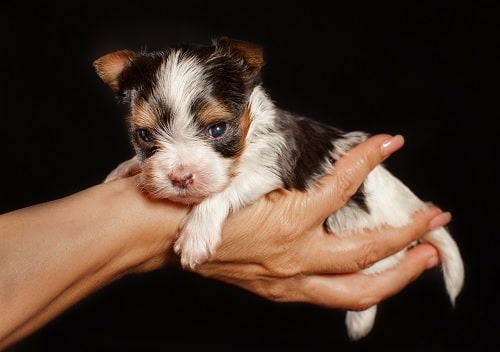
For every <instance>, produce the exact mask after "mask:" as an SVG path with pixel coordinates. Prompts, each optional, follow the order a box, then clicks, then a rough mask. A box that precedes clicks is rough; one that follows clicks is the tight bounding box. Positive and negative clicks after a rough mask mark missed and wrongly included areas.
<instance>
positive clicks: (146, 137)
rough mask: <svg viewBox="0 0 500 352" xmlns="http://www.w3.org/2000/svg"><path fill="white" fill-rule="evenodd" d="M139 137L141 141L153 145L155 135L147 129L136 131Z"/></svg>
mask: <svg viewBox="0 0 500 352" xmlns="http://www.w3.org/2000/svg"><path fill="white" fill-rule="evenodd" d="M136 133H137V137H139V139H141V140H142V141H143V142H144V143H151V142H152V141H153V134H152V133H151V131H150V130H148V129H145V128H140V129H138V130H137V131H136Z"/></svg>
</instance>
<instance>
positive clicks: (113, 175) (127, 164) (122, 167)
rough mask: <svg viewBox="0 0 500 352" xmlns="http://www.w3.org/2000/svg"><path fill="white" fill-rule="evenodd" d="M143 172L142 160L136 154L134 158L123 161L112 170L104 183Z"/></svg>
mask: <svg viewBox="0 0 500 352" xmlns="http://www.w3.org/2000/svg"><path fill="white" fill-rule="evenodd" d="M139 172H141V162H140V161H139V159H138V158H137V156H134V157H133V158H131V159H129V160H127V161H124V162H122V163H121V164H119V165H118V166H117V167H116V168H115V169H114V170H113V171H111V172H110V173H109V174H108V176H106V179H105V180H104V182H103V183H108V182H111V181H113V180H117V179H120V178H124V177H127V176H133V175H136V174H138V173H139Z"/></svg>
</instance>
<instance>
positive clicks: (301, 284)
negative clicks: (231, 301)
mask: <svg viewBox="0 0 500 352" xmlns="http://www.w3.org/2000/svg"><path fill="white" fill-rule="evenodd" d="M403 144H404V140H403V138H402V137H401V136H396V137H394V138H391V136H389V135H376V136H373V137H371V138H369V139H368V140H367V141H365V142H364V143H362V144H360V145H359V146H357V147H355V148H353V149H352V150H351V151H350V152H349V153H348V155H346V156H345V157H343V158H341V159H340V160H338V161H337V162H336V163H335V172H334V173H332V174H330V175H327V176H326V177H324V178H323V179H321V181H320V185H319V187H317V188H315V189H313V190H311V191H309V192H307V193H305V192H300V191H296V190H292V191H286V190H282V189H281V190H278V191H275V192H272V193H270V194H269V195H267V196H266V197H264V198H262V199H261V200H260V201H258V202H257V203H255V204H254V205H252V206H249V207H247V208H245V209H242V210H240V211H239V212H238V213H236V214H233V215H231V216H230V217H229V219H228V220H227V222H226V225H225V227H224V232H223V238H222V245H221V246H220V247H219V249H218V250H217V252H216V255H215V257H214V258H213V260H211V261H210V262H208V263H204V264H202V265H200V266H199V267H198V268H197V269H196V270H195V271H196V272H197V273H199V274H200V275H202V276H205V277H209V278H214V279H218V280H221V281H224V282H227V283H230V284H234V285H236V286H239V287H242V288H244V289H246V290H249V291H251V292H253V293H256V294H258V295H260V296H262V297H264V298H267V299H270V300H273V301H286V302H308V303H313V304H317V305H321V306H325V307H329V308H341V309H349V310H363V309H366V308H368V307H370V306H372V305H375V304H378V303H379V302H381V301H382V300H384V299H386V298H388V297H390V296H393V295H395V294H396V293H398V292H399V291H400V290H402V289H403V288H404V287H406V286H407V285H408V284H409V283H410V282H412V281H413V280H415V279H416V278H417V277H418V276H419V275H421V274H422V273H423V272H424V271H425V270H426V269H428V268H431V267H434V266H435V265H437V264H438V263H439V259H438V254H437V250H436V249H435V248H434V247H432V246H431V245H429V244H419V245H417V246H416V247H414V248H412V249H411V250H409V251H408V253H407V255H406V256H405V258H404V259H403V261H402V262H400V263H399V264H398V265H397V266H396V267H394V268H392V269H389V270H387V271H386V272H384V273H382V274H379V275H376V276H368V275H365V274H362V273H360V272H359V271H360V270H362V269H364V268H367V267H368V266H370V265H371V264H373V263H375V262H376V261H378V260H380V259H382V258H384V257H386V256H389V255H392V254H394V253H396V252H398V251H399V250H401V249H403V248H405V247H407V246H408V245H409V244H411V243H412V242H413V241H415V240H417V239H418V238H419V237H421V236H422V235H423V234H424V233H425V232H426V231H428V230H429V229H431V228H436V227H440V226H444V225H446V224H447V223H448V222H449V220H450V214H449V213H443V212H442V211H441V210H440V209H438V208H437V207H435V206H429V207H428V208H427V209H425V210H423V211H420V212H418V213H416V214H415V216H414V218H413V222H412V223H411V224H409V225H407V226H405V227H402V228H389V227H387V228H381V229H378V230H366V231H364V232H363V233H360V234H356V235H355V236H349V235H346V234H342V235H341V236H337V235H339V234H337V235H336V234H331V233H328V232H327V231H326V230H325V228H324V226H323V223H324V221H325V219H326V218H327V217H328V216H329V215H330V214H331V213H332V212H333V211H335V210H336V209H339V208H340V207H341V206H343V205H344V204H345V203H346V202H347V200H348V199H349V198H350V197H351V196H352V195H353V194H354V193H355V191H356V190H357V189H358V187H359V186H360V185H361V183H362V182H363V180H364V179H365V178H366V176H367V175H368V173H369V172H370V171H371V170H372V169H373V168H374V167H375V166H376V165H378V164H379V163H381V162H382V161H383V160H385V159H386V158H387V157H388V156H389V155H390V154H391V153H393V152H394V151H396V150H398V149H399V148H400V147H401V146H402V145H403ZM300 214H306V215H307V216H300Z"/></svg>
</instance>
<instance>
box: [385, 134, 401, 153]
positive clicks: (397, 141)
mask: <svg viewBox="0 0 500 352" xmlns="http://www.w3.org/2000/svg"><path fill="white" fill-rule="evenodd" d="M404 143H405V140H404V137H403V136H402V135H400V134H398V135H395V136H392V137H390V138H387V139H385V140H384V141H383V142H382V145H381V146H380V150H381V151H382V156H383V157H388V156H389V155H391V154H392V153H394V152H395V151H397V150H399V149H401V147H402V146H403V145H404Z"/></svg>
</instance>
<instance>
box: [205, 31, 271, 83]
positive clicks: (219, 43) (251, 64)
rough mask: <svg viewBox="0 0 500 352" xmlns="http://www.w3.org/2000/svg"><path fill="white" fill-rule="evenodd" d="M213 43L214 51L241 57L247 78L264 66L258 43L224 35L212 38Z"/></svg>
mask: <svg viewBox="0 0 500 352" xmlns="http://www.w3.org/2000/svg"><path fill="white" fill-rule="evenodd" d="M213 44H214V45H215V48H216V52H217V51H219V52H221V53H222V54H223V55H227V56H230V57H234V58H237V59H242V60H243V62H244V63H245V73H246V74H247V75H248V77H249V78H250V77H253V76H255V75H257V74H258V73H259V72H260V70H261V69H262V67H263V66H264V55H263V50H262V47H261V46H260V45H257V44H254V43H250V42H247V41H243V40H236V39H231V38H228V37H225V36H223V37H219V38H216V39H214V40H213Z"/></svg>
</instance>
